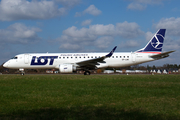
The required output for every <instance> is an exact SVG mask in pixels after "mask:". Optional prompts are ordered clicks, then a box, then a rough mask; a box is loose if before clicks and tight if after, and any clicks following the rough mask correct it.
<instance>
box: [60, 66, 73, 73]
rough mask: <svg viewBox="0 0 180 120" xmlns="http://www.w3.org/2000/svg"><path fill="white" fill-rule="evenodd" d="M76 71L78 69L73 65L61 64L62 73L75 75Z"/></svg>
mask: <svg viewBox="0 0 180 120" xmlns="http://www.w3.org/2000/svg"><path fill="white" fill-rule="evenodd" d="M74 71H76V67H75V66H73V65H72V64H61V65H59V72H60V73H73V72H74Z"/></svg>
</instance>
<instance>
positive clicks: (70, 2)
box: [54, 0, 81, 7]
mask: <svg viewBox="0 0 180 120" xmlns="http://www.w3.org/2000/svg"><path fill="white" fill-rule="evenodd" d="M54 1H55V2H57V3H61V4H62V5H64V6H65V7H73V6H75V5H78V4H79V3H80V2H81V0H54Z"/></svg>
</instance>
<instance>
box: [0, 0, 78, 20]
mask: <svg viewBox="0 0 180 120" xmlns="http://www.w3.org/2000/svg"><path fill="white" fill-rule="evenodd" d="M79 2H80V0H53V1H49V0H32V1H28V0H1V2H0V20H2V21H13V20H22V19H23V20H27V19H28V20H29V19H31V20H34V19H35V20H36V19H49V18H54V17H60V16H62V15H64V14H66V13H67V11H68V10H69V9H70V8H71V7H72V6H74V5H77V4H78V3H79ZM58 3H61V4H62V5H64V7H60V8H59V6H58V5H59V4H58Z"/></svg>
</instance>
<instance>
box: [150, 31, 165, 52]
mask: <svg viewBox="0 0 180 120" xmlns="http://www.w3.org/2000/svg"><path fill="white" fill-rule="evenodd" d="M163 40H164V37H163V36H162V35H160V34H157V35H155V36H154V38H153V39H152V41H151V45H152V47H154V48H155V49H161V48H162V46H163Z"/></svg>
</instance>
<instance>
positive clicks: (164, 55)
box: [150, 51, 175, 59]
mask: <svg viewBox="0 0 180 120" xmlns="http://www.w3.org/2000/svg"><path fill="white" fill-rule="evenodd" d="M172 52H175V51H169V52H164V53H160V54H156V55H152V56H150V57H152V58H154V59H161V58H165V57H168V56H169V53H172Z"/></svg>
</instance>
